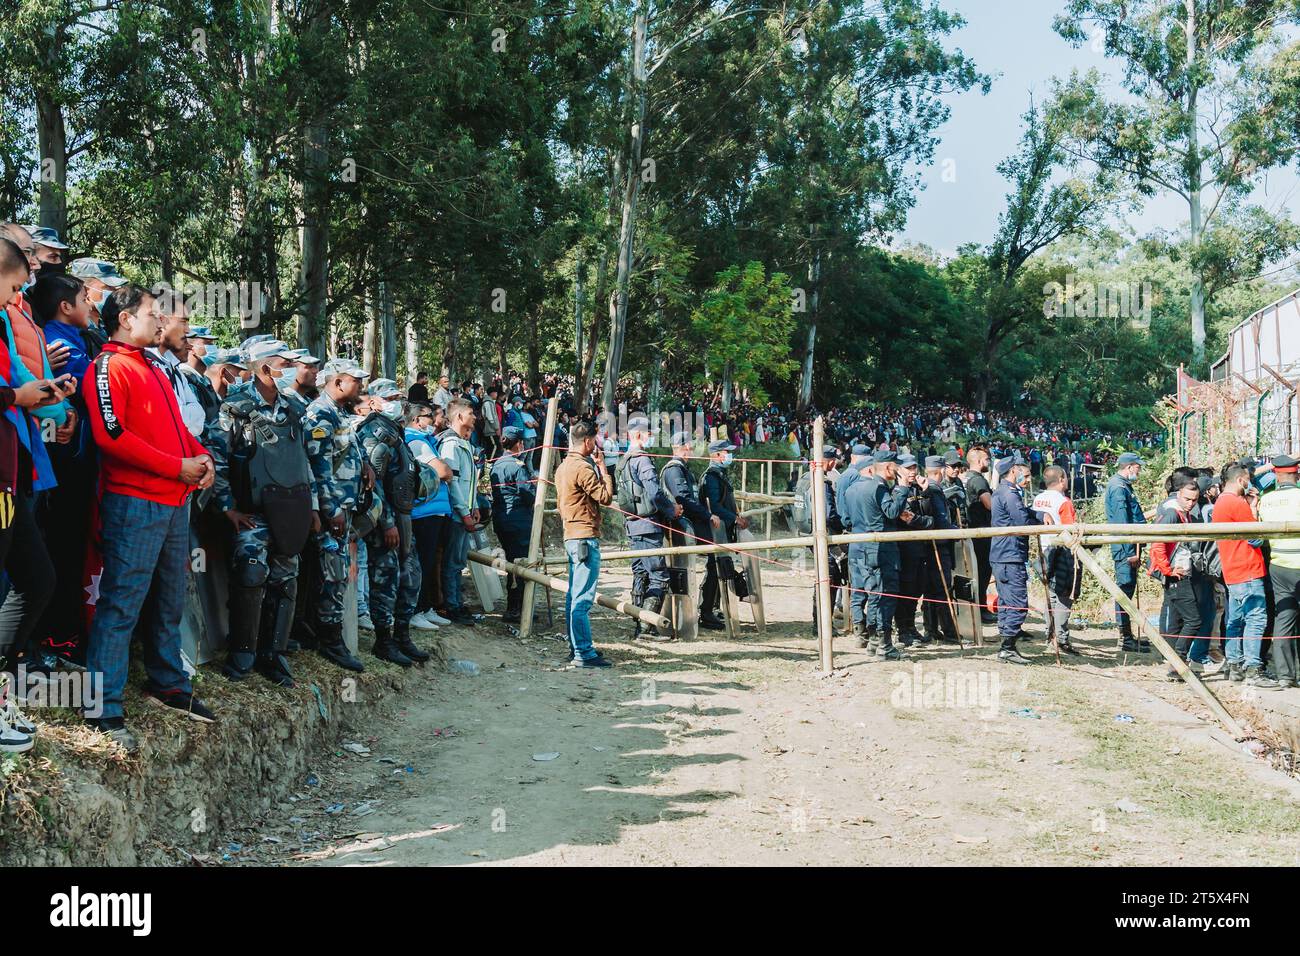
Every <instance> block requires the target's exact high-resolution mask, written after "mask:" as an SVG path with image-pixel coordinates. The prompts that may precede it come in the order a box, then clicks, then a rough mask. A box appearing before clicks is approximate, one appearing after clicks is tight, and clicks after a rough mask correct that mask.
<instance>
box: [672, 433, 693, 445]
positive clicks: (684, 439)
mask: <svg viewBox="0 0 1300 956" xmlns="http://www.w3.org/2000/svg"><path fill="white" fill-rule="evenodd" d="M668 444H670V445H671V446H672V447H673V448H680V447H682V446H683V445H690V444H693V442H692V441H691V433H690V432H673V437H672V438H670V439H669V441H668Z"/></svg>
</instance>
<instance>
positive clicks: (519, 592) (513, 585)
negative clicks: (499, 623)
mask: <svg viewBox="0 0 1300 956" xmlns="http://www.w3.org/2000/svg"><path fill="white" fill-rule="evenodd" d="M523 611H524V584H523V582H522V581H520V580H519V579H518V578H516V577H514V576H513V575H512V576H511V577H510V583H509V585H508V587H507V590H506V613H505V614H503V615H502V616H501V620H503V621H505V623H507V624H518V623H519V621H520V619H521V617H522V616H523Z"/></svg>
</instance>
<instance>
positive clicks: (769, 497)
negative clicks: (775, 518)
mask: <svg viewBox="0 0 1300 956" xmlns="http://www.w3.org/2000/svg"><path fill="white" fill-rule="evenodd" d="M736 500H737V501H753V502H756V503H758V504H763V505H789V504H793V503H794V495H773V494H763V493H762V492H759V491H749V492H745V491H737V492H736Z"/></svg>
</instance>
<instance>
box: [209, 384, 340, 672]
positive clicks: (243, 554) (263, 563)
mask: <svg viewBox="0 0 1300 956" xmlns="http://www.w3.org/2000/svg"><path fill="white" fill-rule="evenodd" d="M306 411H307V405H306V403H305V402H303V400H302V398H301V397H300V396H299V395H298V394H297V393H295V392H292V391H288V390H285V389H279V390H278V393H277V395H276V397H275V400H274V401H273V402H270V403H268V402H267V401H266V400H265V399H264V398H263V397H262V394H261V392H260V391H259V390H258V388H257V382H256V380H255V379H254V380H252V381H249V382H244V383H240V384H238V385H234V386H232V387H231V388H230V390H229V392H228V393H227V395H226V400H225V401H224V402H223V403H222V404H221V411H220V415H219V420H218V426H219V429H220V432H221V440H220V441H217V442H214V443H213V446H212V448H211V449H210V450H211V452H212V456H213V459H214V462H215V464H216V480H215V481H214V483H213V492H214V495H213V498H214V500H215V502H216V505H217V507H218V508H219V509H220V510H221V511H231V510H239V511H243V512H244V513H245V514H247V515H248V516H249V518H250V519H251V521H252V523H253V526H252V527H251V528H244V529H241V530H240V531H238V532H236V534H235V544H234V549H233V551H232V554H231V572H232V575H231V577H232V580H231V585H232V587H231V622H230V635H229V642H228V643H229V647H230V660H229V662H228V664H227V667H226V674H227V676H229V677H232V678H235V679H239V678H242V677H243V676H245V675H246V674H247V672H248V669H249V665H250V663H251V654H252V652H253V651H254V649H255V650H256V651H257V653H258V660H259V665H260V663H261V662H262V661H263V660H264V659H271V658H274V659H275V668H274V670H275V673H276V674H277V675H278V676H276V677H273V679H275V680H276V681H277V682H278V683H282V684H286V686H288V685H291V684H292V681H291V680H288V678H287V667H286V666H285V665H284V662H283V660H282V655H283V653H284V650H285V648H286V647H287V643H288V629H289V626H290V625H291V623H292V619H293V607H294V602H295V600H296V599H297V588H298V563H299V556H298V555H296V554H295V555H287V554H279V553H276V552H275V551H274V550H273V549H272V547H271V529H270V527H269V526H268V525H267V522H266V518H265V516H264V515H262V514H259V513H257V512H256V511H255V510H253V509H256V508H260V498H259V492H257V491H255V492H254V493H253V497H252V498H251V499H250V500H246V501H244V500H236V489H235V487H234V486H233V484H232V480H233V479H234V476H233V475H232V474H231V467H232V464H234V462H233V458H234V456H235V455H236V454H238V450H239V449H241V448H244V449H246V448H254V449H255V454H254V459H253V460H254V461H257V457H258V456H261V457H262V461H261V463H260V464H259V465H258V467H259V468H264V467H279V468H282V469H283V470H284V471H285V473H286V474H289V475H290V477H289V478H286V479H282V480H281V482H280V483H281V484H284V485H286V486H288V485H289V484H290V482H291V481H292V479H293V478H294V477H298V476H301V477H304V478H306V479H307V483H308V484H310V478H311V473H310V466H309V465H308V461H307V443H306V434H305V432H304V430H303V427H302V420H303V416H304V414H305V413H306ZM283 439H287V440H288V441H289V442H291V444H290V445H288V446H279V445H278V443H279V442H280V441H281V440H283ZM272 447H274V448H275V451H274V452H271V451H270V449H271V448H272ZM299 451H300V456H301V457H299V454H298V453H297V452H299ZM256 483H257V482H256V480H254V484H256ZM312 507H313V508H316V507H317V501H316V497H315V495H314V494H313V495H312ZM259 609H260V614H258V613H257V612H258V610H259ZM259 636H260V640H259ZM281 670H282V671H283V672H284V673H283V674H281V673H280V671H281ZM268 676H271V675H270V674H268Z"/></svg>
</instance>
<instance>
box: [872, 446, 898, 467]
mask: <svg viewBox="0 0 1300 956" xmlns="http://www.w3.org/2000/svg"><path fill="white" fill-rule="evenodd" d="M891 461H892V462H897V461H898V452H896V451H890V450H889V449H887V448H885V449H882V450H880V451H878V452H876V453H875V455H873V456H872V458H871V463H872V464H873V465H887V464H889V463H890V462H891Z"/></svg>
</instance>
